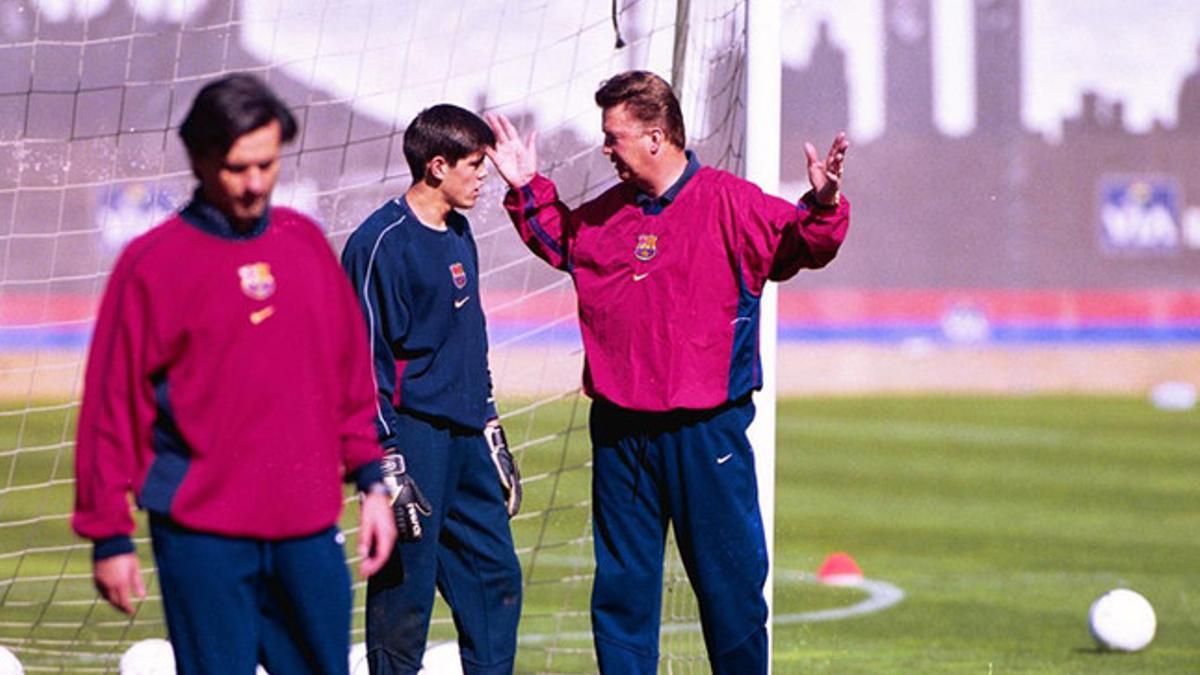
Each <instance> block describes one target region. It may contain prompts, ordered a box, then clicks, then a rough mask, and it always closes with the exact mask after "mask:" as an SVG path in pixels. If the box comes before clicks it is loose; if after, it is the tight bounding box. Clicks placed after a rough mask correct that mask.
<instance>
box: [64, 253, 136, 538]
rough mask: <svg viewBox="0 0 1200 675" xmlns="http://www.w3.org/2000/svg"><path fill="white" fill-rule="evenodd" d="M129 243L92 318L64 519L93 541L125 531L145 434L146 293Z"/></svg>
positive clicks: (130, 521)
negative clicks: (70, 505) (70, 506)
mask: <svg viewBox="0 0 1200 675" xmlns="http://www.w3.org/2000/svg"><path fill="white" fill-rule="evenodd" d="M135 256H136V253H135V252H131V251H129V250H127V251H126V253H125V254H123V255H122V257H121V260H119V261H118V263H117V265H116V267H115V268H114V270H113V273H112V276H111V278H110V279H109V283H108V287H107V289H106V290H105V293H104V299H103V301H102V302H101V305H100V314H99V317H98V318H97V319H96V326H95V332H94V334H93V336H92V343H91V348H90V351H89V353H88V362H87V372H86V375H85V377H84V388H83V404H82V407H81V409H80V413H79V428H78V431H77V436H76V443H75V512H74V515H73V518H72V520H71V526H72V528H73V529H74V530H75V532H76V533H77V534H79V535H81V536H83V537H87V538H89V539H93V540H101V539H109V538H112V537H122V536H125V537H127V536H129V535H130V534H132V532H133V529H134V523H133V517H132V515H131V514H130V504H129V498H128V493H129V492H130V491H131V490H132V489H133V486H134V485H135V481H136V480H137V475H136V474H137V471H138V467H139V462H138V459H137V457H138V453H139V450H140V448H139V443H141V442H144V441H145V439H147V438H148V437H149V434H150V425H151V424H152V421H153V415H154V408H153V406H154V404H153V394H152V391H151V387H150V382H149V376H148V373H146V372H145V365H144V364H145V363H146V362H147V361H146V357H147V352H148V351H149V349H150V348H151V344H150V342H151V340H150V335H151V330H150V326H149V324H148V317H149V312H148V309H149V307H148V299H147V298H146V297H145V292H144V290H143V289H142V288H141V285H140V283H139V281H138V279H137V278H136V276H135V275H134V273H133V270H132V267H133V264H134V263H133V260H132V259H133V258H135Z"/></svg>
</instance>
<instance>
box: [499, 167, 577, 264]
mask: <svg viewBox="0 0 1200 675" xmlns="http://www.w3.org/2000/svg"><path fill="white" fill-rule="evenodd" d="M504 208H505V210H507V211H508V216H509V218H511V219H512V222H513V225H515V226H516V228H517V234H519V235H520V236H521V241H523V242H525V245H526V246H527V247H529V250H530V251H532V252H533V253H534V255H536V256H537V257H539V258H541V259H542V260H545V261H546V262H548V263H550V264H551V265H553V266H554V267H556V268H558V269H560V270H565V269H567V259H568V254H569V246H570V233H571V210H570V209H568V208H567V205H566V204H563V203H562V201H561V200H560V199H559V198H558V189H557V188H556V187H555V186H554V182H553V181H551V180H550V179H549V178H546V177H545V176H543V175H541V174H537V175H535V176H534V177H533V180H531V181H529V183H527V184H526V185H524V186H522V187H521V188H520V189H510V190H509V191H508V194H507V195H505V197H504Z"/></svg>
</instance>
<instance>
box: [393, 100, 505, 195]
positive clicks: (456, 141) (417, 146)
mask: <svg viewBox="0 0 1200 675" xmlns="http://www.w3.org/2000/svg"><path fill="white" fill-rule="evenodd" d="M495 145H496V134H494V133H492V128H491V127H489V126H488V125H487V123H486V122H484V121H483V120H482V119H480V118H479V115H476V114H475V113H473V112H471V111H470V110H466V109H463V108H460V107H458V106H456V105H450V104H449V103H439V104H438V105H435V106H432V107H429V108H426V109H424V110H422V111H421V112H420V113H418V114H417V116H416V117H415V118H414V119H413V121H412V122H411V123H410V124H409V125H408V128H407V129H405V130H404V159H406V160H407V161H408V170H409V171H411V172H412V179H413V182H414V183H415V182H416V181H419V180H421V179H423V178H425V165H427V164H429V162H430V160H432V159H433V158H434V157H438V156H441V157H444V158H445V159H446V161H447V162H449V163H450V165H451V166H453V165H454V164H457V163H458V160H460V159H462V158H463V157H466V156H467V155H469V154H471V153H473V152H478V151H480V150H483V149H484V148H490V147H495Z"/></svg>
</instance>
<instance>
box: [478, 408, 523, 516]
mask: <svg viewBox="0 0 1200 675" xmlns="http://www.w3.org/2000/svg"><path fill="white" fill-rule="evenodd" d="M483 437H484V438H485V439H486V440H487V444H488V450H490V451H491V454H492V464H495V465H496V473H497V474H499V476H500V487H501V488H502V489H503V491H504V507H505V509H506V510H507V511H508V517H509V518H512V517H513V516H515V515H517V512H518V511H520V510H521V470H520V469H518V468H517V462H516V461H515V460H513V456H512V453H510V452H509V451H508V438H507V437H505V435H504V427H502V426H500V420H499V419H497V418H494V417H493V418H492V419H490V420H488V422H487V424H486V425H485V426H484V427H483Z"/></svg>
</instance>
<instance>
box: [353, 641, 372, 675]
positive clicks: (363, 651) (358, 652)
mask: <svg viewBox="0 0 1200 675" xmlns="http://www.w3.org/2000/svg"><path fill="white" fill-rule="evenodd" d="M367 672H368V670H367V643H365V642H355V643H354V644H353V645H350V675H367Z"/></svg>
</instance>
